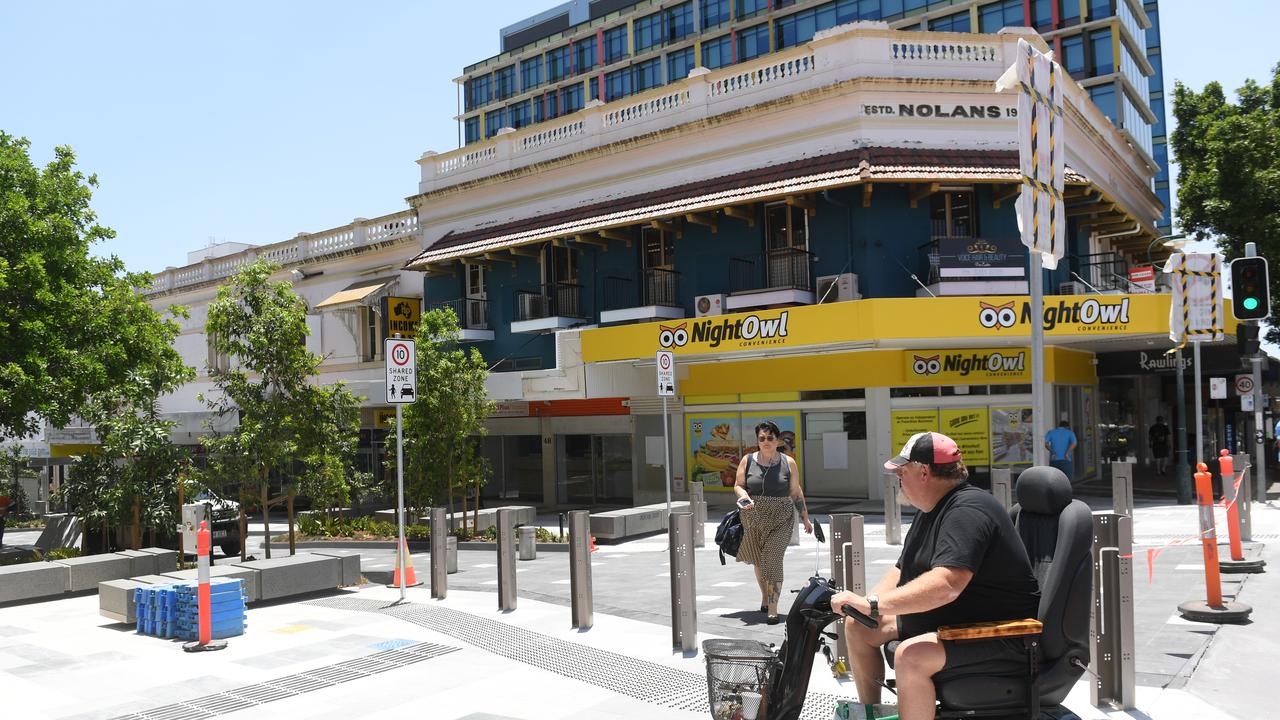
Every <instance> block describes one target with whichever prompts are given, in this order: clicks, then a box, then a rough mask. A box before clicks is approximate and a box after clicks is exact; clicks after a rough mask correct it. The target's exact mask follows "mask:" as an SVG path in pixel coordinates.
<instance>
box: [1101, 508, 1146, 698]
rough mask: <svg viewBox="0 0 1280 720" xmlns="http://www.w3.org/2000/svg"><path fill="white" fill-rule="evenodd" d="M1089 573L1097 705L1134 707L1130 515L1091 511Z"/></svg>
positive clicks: (1131, 536)
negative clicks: (1091, 577) (1093, 581)
mask: <svg viewBox="0 0 1280 720" xmlns="http://www.w3.org/2000/svg"><path fill="white" fill-rule="evenodd" d="M1092 552H1093V576H1094V577H1095V578H1097V579H1098V583H1097V585H1096V586H1095V587H1094V590H1093V605H1092V606H1091V608H1090V611H1089V640H1090V641H1091V642H1090V644H1091V645H1092V646H1093V651H1092V652H1091V653H1090V657H1089V670H1090V671H1091V672H1092V673H1093V674H1094V676H1095V677H1097V679H1098V680H1097V682H1095V683H1092V684H1091V685H1090V690H1089V695H1090V700H1091V701H1092V702H1093V704H1094V706H1095V707H1101V706H1103V705H1108V706H1111V707H1113V708H1115V709H1117V710H1130V709H1132V708H1133V707H1134V691H1135V687H1136V682H1135V679H1134V641H1133V518H1132V517H1130V516H1128V515H1122V514H1119V513H1109V512H1095V513H1094V514H1093V551H1092Z"/></svg>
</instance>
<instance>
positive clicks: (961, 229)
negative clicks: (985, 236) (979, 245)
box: [929, 192, 978, 238]
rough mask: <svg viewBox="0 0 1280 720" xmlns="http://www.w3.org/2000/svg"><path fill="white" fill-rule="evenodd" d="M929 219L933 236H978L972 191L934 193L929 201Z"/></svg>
mask: <svg viewBox="0 0 1280 720" xmlns="http://www.w3.org/2000/svg"><path fill="white" fill-rule="evenodd" d="M929 219H930V222H931V225H932V229H931V233H932V236H933V237H935V238H940V237H953V238H971V237H977V236H978V216H977V213H976V206H975V205H974V203H973V193H972V192H939V193H934V194H933V196H932V198H931V199H930V203H929Z"/></svg>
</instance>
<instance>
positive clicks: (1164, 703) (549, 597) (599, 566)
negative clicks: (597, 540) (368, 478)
mask: <svg viewBox="0 0 1280 720" xmlns="http://www.w3.org/2000/svg"><path fill="white" fill-rule="evenodd" d="M1253 514H1254V527H1255V532H1254V538H1255V540H1257V541H1260V542H1257V543H1255V544H1254V545H1253V546H1251V548H1250V553H1251V554H1261V556H1263V557H1267V558H1268V559H1269V560H1272V561H1274V557H1270V556H1269V555H1268V553H1267V552H1266V550H1267V548H1264V547H1263V544H1264V543H1265V544H1269V545H1271V547H1275V546H1276V541H1277V540H1280V535H1278V534H1277V531H1280V508H1275V507H1270V506H1266V505H1261V504H1259V505H1255V509H1254V513H1253ZM708 530H709V531H713V530H714V527H713V526H709V527H708ZM1195 531H1196V527H1195V510H1194V508H1190V507H1178V506H1166V505H1154V504H1140V505H1139V508H1138V510H1137V518H1136V520H1135V536H1136V541H1137V544H1138V547H1137V548H1136V550H1135V556H1136V557H1135V565H1134V575H1135V577H1134V594H1135V607H1136V613H1135V623H1136V628H1137V632H1136V635H1137V639H1138V648H1137V658H1136V664H1137V669H1138V683H1139V688H1138V698H1137V700H1138V701H1137V705H1138V710H1136V711H1129V712H1121V711H1110V712H1104V711H1102V710H1098V709H1095V708H1092V707H1091V706H1090V705H1089V693H1088V688H1089V685H1088V678H1087V676H1086V678H1085V679H1084V680H1082V681H1081V682H1080V683H1078V684H1077V686H1076V688H1075V689H1074V691H1073V692H1072V694H1071V696H1070V697H1069V698H1068V701H1067V703H1066V705H1067V707H1069V708H1071V709H1072V710H1073V711H1074V712H1076V713H1077V714H1078V715H1079V716H1080V717H1082V718H1085V719H1086V720H1089V719H1093V718H1126V717H1131V718H1152V719H1154V720H1163V719H1164V718H1170V719H1172V718H1187V717H1203V718H1232V717H1234V718H1258V717H1266V716H1269V714H1270V713H1269V711H1267V710H1266V708H1268V707H1271V705H1272V704H1273V703H1274V701H1273V700H1272V699H1271V697H1270V694H1269V693H1265V690H1266V689H1267V688H1266V679H1267V677H1266V676H1264V673H1266V674H1267V675H1268V676H1269V675H1270V674H1272V672H1273V670H1272V668H1273V666H1274V663H1275V662H1276V660H1277V659H1280V618H1278V617H1277V611H1276V610H1275V609H1274V608H1273V606H1267V605H1266V603H1267V602H1280V601H1276V600H1275V598H1278V597H1280V592H1277V591H1280V577H1278V576H1277V573H1280V569H1277V568H1275V567H1273V568H1271V570H1272V571H1271V572H1270V573H1267V574H1263V575H1255V576H1237V577H1239V578H1245V579H1230V580H1229V582H1227V583H1225V584H1224V593H1225V594H1226V595H1228V596H1229V597H1230V596H1239V598H1240V599H1241V600H1242V601H1245V602H1249V603H1251V604H1252V605H1253V606H1254V607H1255V615H1254V618H1253V623H1252V624H1250V625H1243V626H1228V627H1217V626H1213V625H1206V624H1202V623H1186V622H1185V621H1182V620H1180V619H1179V618H1178V617H1177V612H1176V606H1177V604H1178V602H1181V601H1183V600H1186V599H1193V598H1197V597H1203V576H1202V574H1201V573H1200V571H1199V565H1198V558H1199V549H1198V546H1195V547H1172V548H1170V549H1167V550H1164V551H1163V552H1162V553H1161V554H1160V555H1159V557H1158V558H1157V560H1156V563H1155V568H1154V572H1153V578H1152V582H1151V583H1148V582H1147V569H1146V564H1145V555H1146V553H1145V548H1146V547H1157V546H1163V545H1164V544H1166V543H1168V542H1170V541H1172V540H1175V539H1178V538H1182V537H1185V536H1187V535H1190V534H1193V533H1194V532H1195ZM1222 535H1223V536H1224V537H1225V532H1224V533H1222ZM708 537H709V535H708ZM815 547H816V543H814V541H813V540H812V538H811V537H805V538H804V539H803V543H802V545H801V546H800V547H799V548H793V549H791V550H790V551H788V555H787V562H786V577H787V581H786V585H787V586H788V587H796V586H799V585H801V584H803V582H804V581H805V579H806V578H807V577H808V576H809V575H810V574H812V572H813V570H814V550H815ZM665 549H666V545H665V541H664V539H663V537H661V536H657V537H649V538H642V539H639V540H635V541H632V542H628V543H621V544H618V545H611V546H603V547H602V548H601V550H600V552H598V553H596V555H595V556H594V558H593V563H592V565H593V567H592V572H593V581H594V589H595V626H594V627H593V628H592V629H591V630H589V631H585V632H578V631H575V630H573V629H572V628H570V627H569V622H570V616H569V608H568V607H567V605H568V596H569V586H568V562H567V560H568V556H567V553H556V552H542V553H540V554H539V556H538V559H537V560H533V561H528V562H521V563H519V564H518V569H519V571H520V572H519V573H518V575H517V577H518V584H519V595H520V598H519V606H518V608H517V609H516V610H515V611H513V612H509V613H502V612H499V611H498V610H497V598H496V566H495V562H494V558H493V555H492V553H490V552H484V551H463V552H461V553H459V563H460V572H459V573H457V574H454V575H450V576H449V588H450V590H449V597H448V599H446V600H444V601H433V600H431V599H430V595H429V592H428V591H427V590H426V588H425V587H424V588H414V589H410V590H409V602H408V603H407V604H403V605H397V604H396V603H395V602H394V601H395V600H396V599H397V598H398V591H396V590H392V589H388V588H385V587H382V586H365V587H362V588H358V589H352V590H346V591H341V592H338V593H333V594H329V595H324V596H320V597H314V598H309V599H305V600H301V601H295V602H282V603H274V604H267V605H263V606H260V607H255V608H253V609H251V610H249V612H248V620H249V627H248V631H247V634H246V635H245V636H243V637H241V638H235V639H233V640H232V641H231V642H230V647H229V648H228V649H227V650H224V651H221V652H217V653H209V654H195V655H190V654H185V653H183V652H182V651H181V649H180V647H179V644H178V643H176V642H172V641H166V640H159V639H156V638H150V637H142V636H138V635H136V634H134V633H132V632H131V628H129V627H125V626H122V625H116V624H113V623H111V622H110V621H109V620H107V619H105V618H102V617H100V616H98V614H97V597H96V596H92V595H90V596H81V597H73V598H67V599H63V600H58V601H54V602H45V603H36V604H28V605H18V606H9V607H0V688H2V689H3V690H2V691H3V698H2V699H0V702H2V703H3V707H4V708H5V716H6V717H9V716H12V717H24V718H25V717H32V718H86V719H87V718H115V717H129V718H188V717H191V718H196V717H214V716H222V715H229V716H230V717H235V718H240V717H246V718H247V717H273V718H279V717H307V718H309V719H310V718H317V719H319V718H346V717H351V716H354V715H358V716H361V717H374V718H380V717H387V718H391V717H403V716H405V715H406V714H408V713H414V714H415V715H417V716H421V717H427V718H433V719H434V718H440V719H441V720H453V719H454V718H458V719H466V720H496V719H508V718H519V719H522V720H535V719H543V718H546V719H560V718H564V719H567V720H579V719H581V720H586V719H588V718H592V719H594V718H604V719H611V718H628V719H631V718H635V719H637V720H638V719H640V718H646V719H649V718H697V717H704V718H705V717H709V716H710V713H709V712H708V711H707V699H706V684H705V679H704V664H703V660H702V657H701V656H700V655H696V656H692V657H685V656H684V655H683V654H681V653H673V652H672V651H671V632H670V628H669V622H670V612H669V607H670V600H669V580H668V575H667V573H668V567H667V564H666V563H667V553H666V552H665ZM897 551H898V550H897V548H896V547H892V546H888V545H886V544H885V543H884V540H883V527H882V525H881V524H880V523H879V521H878V519H877V518H875V517H874V516H868V518H867V556H868V563H869V564H868V576H869V579H871V580H873V581H874V579H875V578H877V577H878V576H879V574H880V573H881V572H882V571H883V569H885V568H886V567H888V566H889V565H891V564H892V562H893V559H894V558H895V557H896V555H897ZM820 552H821V555H820V558H819V566H820V568H819V569H820V570H823V571H824V572H825V570H826V569H827V568H828V567H829V559H828V556H827V553H826V546H825V545H823V546H821V548H820ZM1223 552H1224V554H1225V548H1224V550H1223ZM388 555H389V553H381V554H380V553H378V552H372V553H369V556H368V557H367V558H366V561H365V566H366V571H367V572H368V573H369V574H371V575H375V574H377V572H378V571H379V570H380V569H381V567H380V566H382V565H387V564H389V562H388V557H387V556H388ZM696 558H697V560H696V562H697V570H696V575H697V586H698V608H699V616H698V623H699V631H700V634H701V637H700V639H705V638H708V637H745V638H757V639H761V640H764V641H766V642H780V641H781V639H782V635H781V632H782V631H781V626H768V625H765V624H763V620H764V617H763V616H762V615H761V614H760V613H758V612H757V611H756V607H757V606H758V591H757V589H756V588H755V583H754V579H753V577H752V574H751V570H750V568H749V567H747V566H745V565H741V564H737V563H735V562H733V561H732V560H729V563H728V564H727V565H725V566H723V567H722V566H721V565H720V564H719V561H718V559H717V557H716V553H715V548H714V546H713V545H712V544H710V543H709V544H708V546H707V547H706V548H703V549H701V550H699V551H698V552H697V553H696ZM414 561H415V565H416V568H417V570H418V574H419V577H421V578H423V579H425V577H426V574H427V568H428V562H429V557H428V556H427V555H425V554H424V555H420V556H415V558H414ZM1230 577H1231V576H1224V578H1230ZM789 603H790V598H789V597H787V598H784V601H783V609H784V611H785V608H786V606H787V605H789ZM810 690H811V697H810V703H809V705H808V706H807V707H806V712H805V715H804V717H805V718H815V719H817V720H828V718H830V717H831V709H830V708H831V705H832V701H833V699H834V698H835V697H853V696H855V691H854V688H853V685H852V683H851V682H847V681H845V682H838V681H836V680H835V679H833V678H832V677H831V675H830V673H829V672H828V671H827V669H826V666H825V663H824V662H823V661H822V659H821V658H820V657H819V658H817V660H816V662H815V668H814V671H813V676H812V681H811V686H810ZM10 713H12V715H10Z"/></svg>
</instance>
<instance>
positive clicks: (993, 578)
mask: <svg viewBox="0 0 1280 720" xmlns="http://www.w3.org/2000/svg"><path fill="white" fill-rule="evenodd" d="M935 567H950V568H965V569H967V570H972V571H973V579H972V580H970V581H969V584H968V585H967V586H966V587H965V589H964V590H963V591H962V592H961V593H960V597H958V598H956V600H955V601H954V602H952V603H950V604H948V605H943V606H942V607H939V608H934V609H933V610H930V611H928V612H922V613H915V614H911V615H900V616H899V626H900V628H901V634H902V638H901V639H904V640H905V639H906V638H909V637H913V636H915V635H920V634H923V633H928V632H933V631H935V630H937V629H938V628H939V627H941V626H943V625H956V624H963V623H975V622H984V621H989V620H1019V619H1022V618H1033V617H1035V616H1036V611H1037V610H1038V608H1039V606H1040V588H1039V585H1038V584H1037V583H1036V579H1035V576H1034V575H1032V573H1031V563H1030V562H1029V561H1028V560H1027V551H1026V548H1024V547H1023V545H1022V539H1021V538H1019V537H1018V531H1017V530H1016V529H1014V527H1013V521H1012V520H1010V519H1009V515H1008V513H1007V512H1006V511H1005V510H1004V508H1003V507H1001V505H1000V502H999V501H998V500H996V499H995V497H994V496H992V495H991V494H990V493H988V492H985V491H983V490H981V489H979V488H976V487H974V486H973V485H970V484H969V483H962V484H961V485H959V486H958V487H956V488H955V489H954V490H952V491H951V492H950V493H948V494H947V495H946V496H944V497H943V498H942V499H941V500H939V501H938V504H937V506H935V507H934V508H933V510H932V511H930V512H924V511H917V512H916V517H915V520H913V521H912V523H911V530H909V531H908V532H907V538H906V541H905V542H904V543H903V545H902V555H901V557H899V558H898V569H899V570H900V571H901V575H900V577H899V579H898V585H899V586H902V585H905V584H907V583H908V582H911V581H912V580H914V579H915V578H917V577H919V576H921V575H923V574H925V573H926V572H929V571H930V570H932V569H933V568H935Z"/></svg>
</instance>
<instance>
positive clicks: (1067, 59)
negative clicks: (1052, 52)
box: [1062, 35, 1088, 80]
mask: <svg viewBox="0 0 1280 720" xmlns="http://www.w3.org/2000/svg"><path fill="white" fill-rule="evenodd" d="M1062 60H1063V63H1062V66H1063V67H1064V68H1066V70H1067V72H1068V73H1069V74H1070V75H1071V77H1074V78H1076V79H1077V80H1079V79H1081V78H1084V77H1088V76H1087V75H1085V72H1086V68H1085V62H1084V35H1072V36H1071V37H1064V38H1062Z"/></svg>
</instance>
